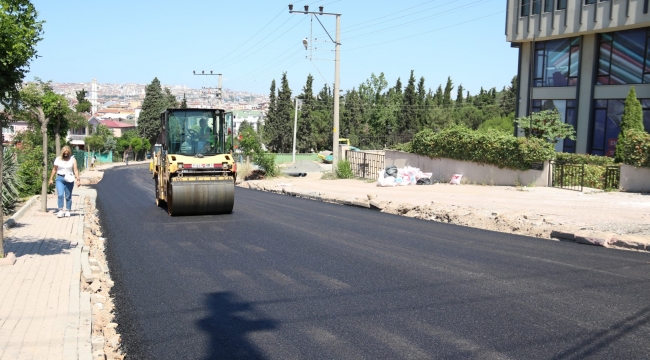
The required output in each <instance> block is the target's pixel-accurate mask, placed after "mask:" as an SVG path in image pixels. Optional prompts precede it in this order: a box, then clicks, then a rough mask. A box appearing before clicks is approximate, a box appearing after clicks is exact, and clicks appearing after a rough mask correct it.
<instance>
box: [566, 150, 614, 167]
mask: <svg viewBox="0 0 650 360" xmlns="http://www.w3.org/2000/svg"><path fill="white" fill-rule="evenodd" d="M555 160H557V161H560V162H563V163H567V164H586V165H600V166H611V165H616V162H615V161H614V158H611V157H609V156H598V155H589V154H573V153H557V154H556V155H555Z"/></svg>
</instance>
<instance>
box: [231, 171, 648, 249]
mask: <svg viewBox="0 0 650 360" xmlns="http://www.w3.org/2000/svg"><path fill="white" fill-rule="evenodd" d="M237 186H240V187H243V188H246V189H252V190H260V191H266V192H271V193H274V194H281V195H288V196H294V197H299V198H303V199H309V200H315V201H322V202H327V203H332V204H339V205H345V206H356V207H362V208H364V209H373V210H379V211H381V210H383V208H385V207H386V204H385V203H381V202H379V201H377V200H375V199H373V200H370V201H367V200H366V201H361V200H357V199H353V200H350V199H342V198H334V197H331V196H328V195H326V194H321V193H317V192H310V193H304V192H301V191H298V190H293V189H291V188H289V187H282V188H281V189H278V188H276V187H273V188H271V187H266V186H264V184H259V183H255V182H251V181H244V182H242V183H240V184H238V185H237ZM550 237H551V238H552V239H557V240H561V241H572V242H576V243H579V244H586V245H595V246H602V247H606V248H614V249H616V248H618V249H630V250H640V251H648V252H650V243H647V242H645V241H643V240H642V239H639V238H637V237H635V236H632V235H616V234H607V233H598V232H586V231H579V232H576V233H572V232H567V231H565V230H553V231H551V236H550Z"/></svg>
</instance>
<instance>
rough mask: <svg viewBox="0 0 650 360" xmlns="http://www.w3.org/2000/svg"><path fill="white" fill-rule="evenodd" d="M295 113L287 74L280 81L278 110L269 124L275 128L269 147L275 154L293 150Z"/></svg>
mask: <svg viewBox="0 0 650 360" xmlns="http://www.w3.org/2000/svg"><path fill="white" fill-rule="evenodd" d="M293 111H294V105H293V102H292V101H291V89H290V88H289V81H288V80H287V73H286V72H285V73H283V74H282V79H281V80H280V89H279V90H278V97H277V103H276V109H275V111H274V112H273V123H272V124H269V126H271V125H272V126H273V129H272V136H273V137H272V138H271V140H270V141H269V143H268V145H269V147H270V148H271V149H273V151H275V152H281V153H287V152H289V149H290V148H291V142H292V140H293V131H292V130H293V129H292V127H293V121H292V120H293Z"/></svg>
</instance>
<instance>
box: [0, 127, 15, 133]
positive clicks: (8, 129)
mask: <svg viewBox="0 0 650 360" xmlns="http://www.w3.org/2000/svg"><path fill="white" fill-rule="evenodd" d="M15 132H16V129H15V128H14V126H13V125H9V127H3V128H2V133H3V134H13V133H15Z"/></svg>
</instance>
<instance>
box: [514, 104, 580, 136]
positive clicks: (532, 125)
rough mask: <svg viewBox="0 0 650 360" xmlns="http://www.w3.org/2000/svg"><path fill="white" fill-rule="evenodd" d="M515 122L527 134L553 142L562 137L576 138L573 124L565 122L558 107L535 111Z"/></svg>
mask: <svg viewBox="0 0 650 360" xmlns="http://www.w3.org/2000/svg"><path fill="white" fill-rule="evenodd" d="M515 122H516V123H517V126H519V128H520V129H521V130H523V131H524V133H525V134H526V136H533V137H536V138H539V139H544V140H546V141H548V142H550V143H553V144H555V143H557V142H558V141H560V140H562V139H571V140H575V139H576V131H575V129H574V128H573V125H571V124H565V123H563V122H562V118H561V117H560V113H559V112H558V111H557V109H553V110H544V111H540V112H535V113H532V114H531V115H530V116H527V117H523V118H519V119H517V120H515Z"/></svg>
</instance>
